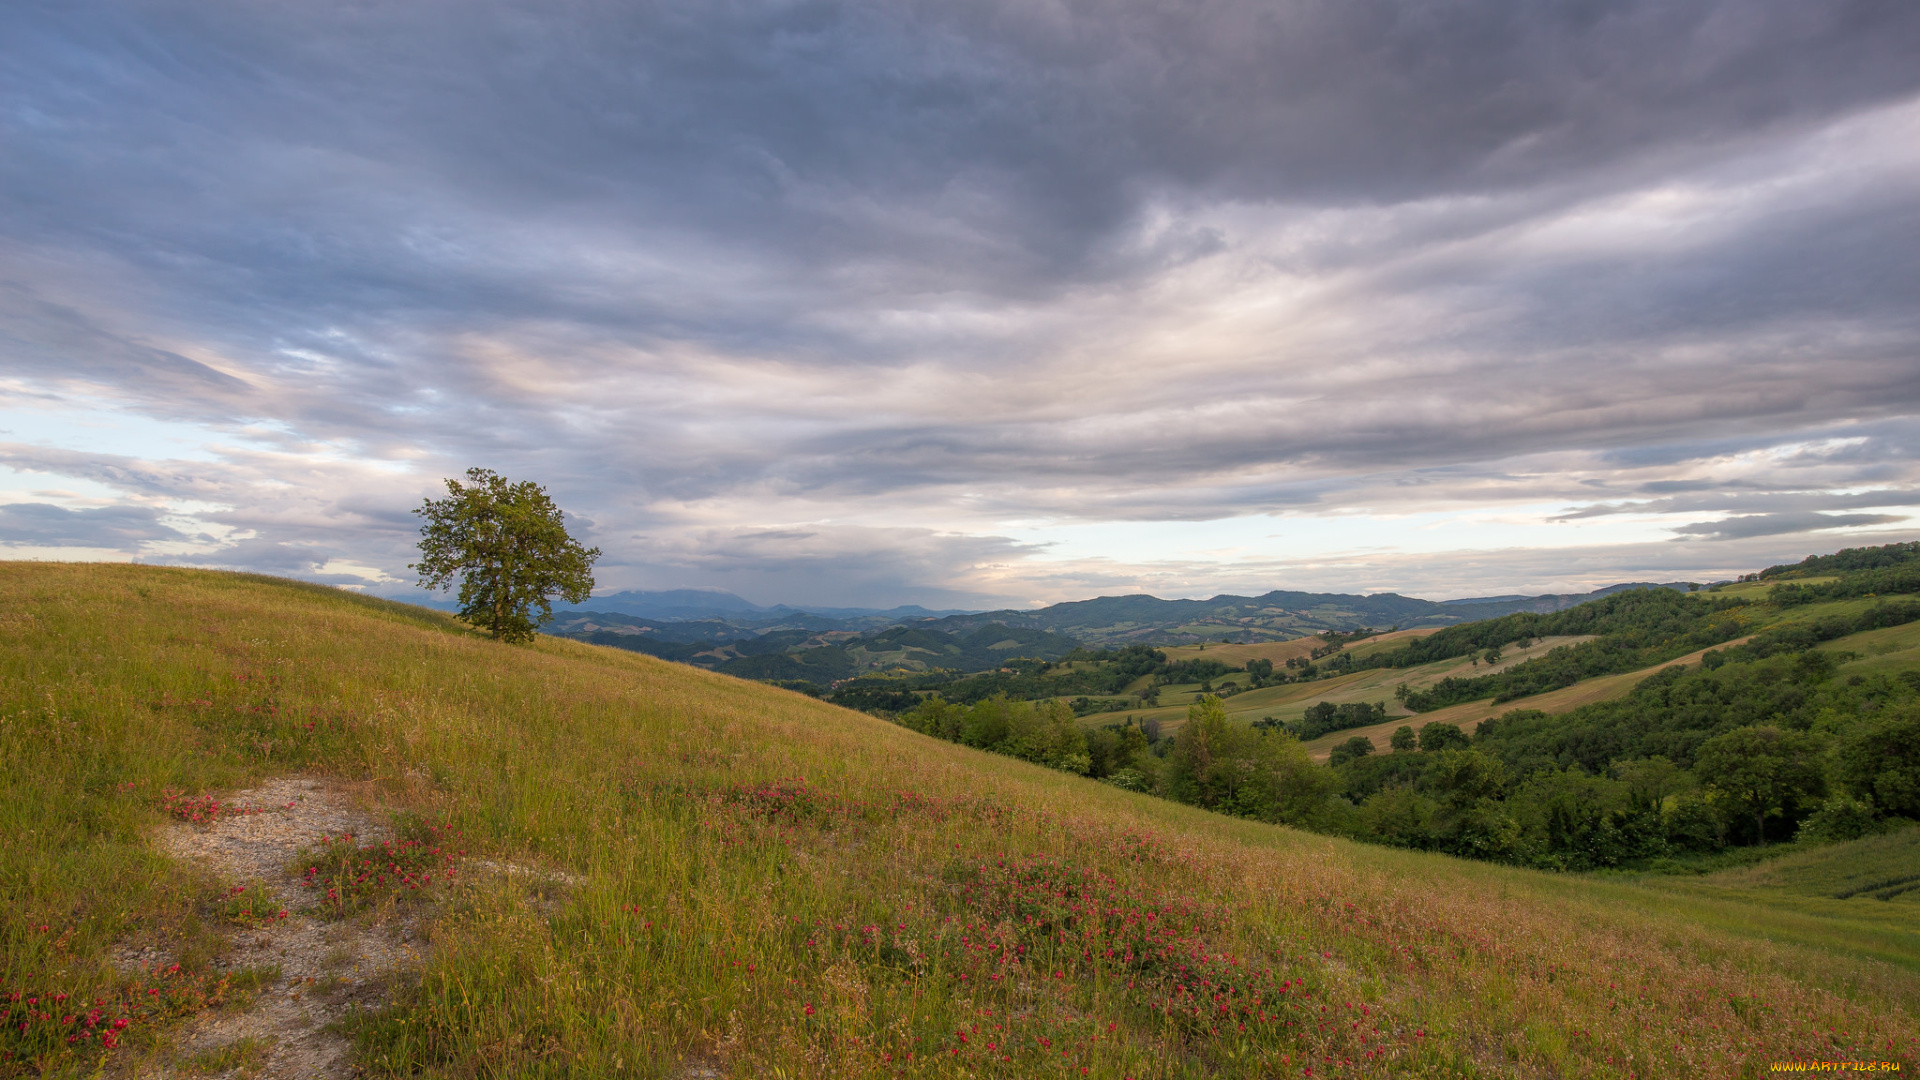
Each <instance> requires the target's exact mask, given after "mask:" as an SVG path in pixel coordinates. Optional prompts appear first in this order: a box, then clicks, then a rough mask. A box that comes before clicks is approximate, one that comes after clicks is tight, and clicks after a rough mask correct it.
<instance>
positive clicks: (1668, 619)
mask: <svg viewBox="0 0 1920 1080" xmlns="http://www.w3.org/2000/svg"><path fill="white" fill-rule="evenodd" d="M1602 605H1606V606H1607V607H1606V610H1603V611H1598V612H1593V613H1589V614H1586V615H1583V617H1582V618H1580V619H1565V620H1562V617H1563V616H1570V615H1574V614H1575V613H1579V612H1581V611H1582V609H1581V608H1571V609H1568V610H1567V611H1561V612H1555V613H1553V614H1552V615H1544V616H1534V618H1538V619H1540V620H1542V621H1543V622H1546V623H1547V626H1546V630H1547V632H1546V633H1543V634H1541V635H1540V636H1543V637H1544V636H1552V635H1560V634H1580V633H1600V634H1601V635H1602V636H1601V637H1598V638H1596V639H1595V640H1592V641H1584V642H1581V643H1580V644H1578V645H1563V646H1561V647H1560V648H1557V649H1554V650H1553V651H1551V652H1549V653H1547V654H1546V655H1545V656H1537V657H1534V658H1533V659H1531V660H1528V661H1526V662H1524V663H1520V664H1515V665H1514V666H1513V667H1510V668H1508V669H1507V670H1505V671H1501V672H1496V673H1493V674H1490V675H1481V676H1477V677H1474V676H1468V677H1464V678H1463V677H1459V676H1448V677H1447V678H1445V679H1442V680H1440V681H1439V682H1437V683H1435V684H1434V685H1433V686H1432V687H1430V688H1428V689H1426V690H1414V689H1411V688H1409V687H1407V686H1406V685H1405V684H1402V685H1401V687H1400V688H1399V689H1398V690H1396V691H1395V694H1394V696H1395V697H1396V698H1398V699H1399V700H1400V702H1401V704H1403V705H1405V706H1406V707H1407V708H1409V709H1412V710H1413V711H1414V712H1431V711H1432V710H1434V709H1442V708H1445V707H1447V706H1449V705H1458V704H1461V703H1463V702H1468V701H1479V700H1482V699H1484V698H1492V699H1493V700H1494V701H1495V702H1507V701H1513V700H1514V699H1516V698H1523V697H1530V696H1532V695H1534V694H1543V693H1546V692H1547V691H1549V690H1558V689H1561V688H1562V687H1567V686H1572V685H1573V684H1574V683H1577V682H1579V681H1581V680H1582V679H1591V678H1594V677H1596V676H1599V675H1617V674H1620V673H1622V672H1627V671H1636V670H1639V669H1640V668H1644V667H1648V666H1650V665H1653V664H1658V663H1661V662H1663V661H1667V660H1672V659H1675V658H1676V657H1681V656H1685V655H1686V654H1687V653H1690V652H1695V651H1698V650H1700V649H1703V648H1706V647H1708V646H1712V645H1718V644H1720V643H1722V642H1725V641H1729V640H1731V639H1733V638H1736V637H1739V636H1741V635H1742V634H1744V633H1746V629H1747V626H1746V623H1745V621H1743V619H1742V618H1741V615H1742V611H1741V609H1742V608H1744V607H1746V606H1747V605H1746V603H1745V601H1741V600H1703V599H1689V598H1688V596H1687V594H1685V593H1678V592H1674V591H1673V590H1670V589H1635V590H1632V591H1629V592H1622V593H1615V594H1613V595H1612V596H1609V597H1605V598H1603V599H1601V600H1597V601H1594V602H1593V603H1592V604H1588V605H1585V607H1594V608H1599V607H1601V606H1602ZM1510 618H1518V617H1516V616H1510ZM1492 621H1495V622H1499V621H1502V620H1497V619H1496V620H1492ZM1581 626H1585V627H1587V629H1585V630H1578V629H1574V627H1581ZM1450 629H1453V628H1450ZM1458 629H1466V628H1465V627H1460V628H1458ZM1447 632H1448V631H1445V630H1443V631H1441V633H1447ZM1433 636H1434V637H1439V636H1440V634H1435V635H1433ZM1522 640H1525V639H1524V638H1523V639H1522ZM1394 666H1399V665H1394Z"/></svg>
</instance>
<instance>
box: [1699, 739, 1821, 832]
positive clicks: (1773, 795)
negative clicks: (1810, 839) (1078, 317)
mask: <svg viewBox="0 0 1920 1080" xmlns="http://www.w3.org/2000/svg"><path fill="white" fill-rule="evenodd" d="M1819 749H1820V747H1819V743H1818V741H1817V740H1816V739H1814V738H1813V737H1812V736H1809V735H1804V734H1801V733H1799V732H1794V731H1782V730H1780V729H1779V728H1777V727H1773V726H1771V725H1764V726H1759V727H1738V728H1734V729H1733V730H1732V731H1729V732H1727V733H1726V734H1724V735H1716V736H1714V737H1713V738H1711V739H1708V740H1707V741H1706V742H1704V743H1702V744H1700V751H1699V753H1698V754H1697V755H1696V756H1695V759H1694V765H1693V771H1694V774H1695V775H1696V776H1698V777H1699V778H1700V779H1701V780H1702V781H1703V782H1705V784H1706V785H1707V787H1708V788H1709V789H1710V790H1711V791H1713V792H1714V793H1715V794H1717V795H1719V796H1720V797H1721V798H1722V799H1723V800H1724V804H1725V806H1726V807H1727V810H1728V812H1729V813H1733V814H1741V815H1745V816H1746V817H1748V818H1750V819H1751V820H1752V821H1753V835H1754V842H1755V843H1758V844H1765V843H1766V842H1767V821H1768V819H1770V818H1797V817H1803V816H1805V813H1810V812H1811V811H1812V809H1813V807H1814V806H1815V805H1816V804H1818V803H1819V801H1820V800H1821V799H1822V798H1824V797H1825V795H1826V793H1827V792H1826V780H1825V777H1824V776H1823V774H1822V772H1821V769H1820V764H1819V762H1818V761H1817V760H1816V758H1815V755H1816V754H1817V753H1818V752H1819ZM1801 811H1804V813H1803V812H1801Z"/></svg>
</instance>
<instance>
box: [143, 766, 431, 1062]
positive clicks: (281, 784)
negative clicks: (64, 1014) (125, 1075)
mask: <svg viewBox="0 0 1920 1080" xmlns="http://www.w3.org/2000/svg"><path fill="white" fill-rule="evenodd" d="M195 816H196V817H199V818H201V821H202V822H203V823H196V821H194V820H191V819H188V820H176V821H174V822H172V823H170V825H169V827H168V828H167V830H166V832H165V833H164V834H163V836H162V837H161V838H160V842H161V845H162V847H163V849H164V850H165V851H166V852H167V853H168V854H170V855H173V856H175V857H176V858H179V859H182V860H186V861H189V862H192V863H195V864H197V865H199V866H201V867H204V868H205V869H207V870H208V871H210V872H211V873H212V874H213V875H214V876H215V877H216V878H217V879H219V880H221V881H223V882H226V883H229V884H230V885H232V886H234V887H236V888H237V887H239V886H242V885H251V886H256V888H255V889H253V890H251V891H250V892H248V893H247V894H245V895H247V896H248V897H249V899H250V900H251V899H253V898H257V899H259V900H266V901H269V903H268V905H266V906H268V907H269V908H270V909H271V910H267V911H263V912H258V913H254V912H248V913H247V914H248V915H249V916H250V923H251V924H249V925H244V926H242V927H240V928H239V929H237V930H236V931H235V932H234V935H233V937H232V939H231V942H230V947H229V948H228V949H227V950H226V952H225V953H224V954H223V955H222V956H221V957H220V958H219V961H218V966H219V967H221V968H223V969H225V970H228V971H234V972H260V971H270V972H271V971H277V977H274V978H272V979H271V980H269V981H265V982H264V983H263V984H262V985H261V986H260V988H259V989H258V991H257V994H256V996H255V999H254V1003H253V1004H252V1006H251V1007H249V1008H244V1009H236V1008H223V1009H215V1010H209V1011H207V1012H204V1013H201V1014H200V1015H198V1016H197V1017H195V1018H194V1019H193V1020H192V1021H190V1022H189V1023H188V1024H187V1026H186V1028H185V1030H183V1031H182V1032H181V1033H180V1035H179V1037H178V1039H177V1040H176V1042H175V1046H174V1049H173V1051H172V1053H171V1055H170V1056H169V1057H168V1058H167V1059H164V1060H162V1061H158V1062H156V1063H154V1065H153V1066H152V1067H150V1068H149V1069H148V1070H147V1071H145V1072H143V1073H141V1074H140V1075H141V1077H142V1080H147V1078H158V1077H166V1078H171V1077H185V1076H189V1075H191V1076H195V1077H206V1076H209V1075H211V1076H233V1077H241V1076H245V1077H251V1078H258V1080H313V1078H322V1077H323V1078H333V1077H344V1076H347V1075H349V1073H350V1070H349V1065H348V1052H349V1050H350V1049H351V1044H350V1043H349V1042H348V1041H347V1040H346V1039H345V1038H344V1037H342V1036H341V1035H340V1034H338V1033H337V1032H336V1031H333V1030H330V1029H331V1028H332V1027H333V1026H334V1025H335V1022H336V1021H338V1020H340V1019H341V1018H342V1017H344V1016H346V1015H347V1014H348V1013H349V1012H350V1011H351V1010H353V1009H358V1008H369V1007H377V1006H379V1005H380V1004H383V1003H384V1000H385V993H384V986H385V985H386V983H387V981H388V980H389V979H390V978H391V977H392V976H393V975H394V974H395V973H397V972H400V971H402V970H404V969H406V968H409V967H413V966H417V964H418V962H419V961H420V959H421V954H422V952H423V951H424V941H422V940H421V939H420V937H419V932H418V928H417V927H416V926H415V925H412V924H411V922H410V921H409V920H407V919H406V918H402V917H399V916H394V917H390V918H386V919H384V920H382V919H375V918H370V917H367V916H365V915H362V916H360V917H357V918H355V917H348V918H344V919H337V920H330V919H324V918H320V917H317V912H316V911H315V910H314V909H313V908H314V901H315V899H316V898H315V896H314V892H313V890H312V889H310V888H308V887H306V885H305V883H304V882H303V879H302V876H301V875H300V874H299V873H298V872H295V871H294V869H293V867H294V862H293V861H294V859H295V857H296V856H298V855H299V854H300V853H301V852H303V851H307V850H310V849H313V848H315V847H317V846H318V845H319V844H321V842H322V841H323V838H327V837H334V838H338V837H341V836H352V837H353V838H354V839H355V841H356V842H361V843H369V842H370V843H378V842H380V841H382V840H384V839H387V835H386V833H385V831H384V830H383V829H382V828H381V827H380V825H379V824H378V823H377V822H375V821H373V820H372V819H371V818H369V817H367V816H366V815H365V814H363V813H360V812H359V811H357V810H355V809H354V808H353V807H352V806H351V805H350V804H349V802H348V800H347V799H346V798H345V796H344V795H343V794H342V793H341V792H340V791H339V789H338V788H336V787H333V786H331V785H329V784H328V783H326V782H324V781H320V780H314V779H307V778H298V777H295V778H285V779H280V780H274V781H271V782H268V783H265V784H262V785H260V786H259V787H257V788H254V789H252V790H250V791H239V792H235V793H233V794H232V795H231V796H228V797H227V798H226V799H225V800H223V802H222V803H221V805H220V806H219V807H218V808H217V810H215V811H214V812H212V813H208V814H204V815H195ZM281 912H285V914H284V916H283V915H281ZM253 916H257V917H258V918H257V920H256V919H253V918H252V917H253ZM120 959H121V961H122V963H123V964H125V965H126V966H128V967H130V968H135V967H148V966H156V965H159V964H162V963H165V962H167V960H168V959H169V958H168V957H166V956H164V955H162V954H161V953H160V952H159V951H158V950H156V949H153V948H138V947H130V948H128V949H127V950H125V951H123V953H122V954H121V957H120Z"/></svg>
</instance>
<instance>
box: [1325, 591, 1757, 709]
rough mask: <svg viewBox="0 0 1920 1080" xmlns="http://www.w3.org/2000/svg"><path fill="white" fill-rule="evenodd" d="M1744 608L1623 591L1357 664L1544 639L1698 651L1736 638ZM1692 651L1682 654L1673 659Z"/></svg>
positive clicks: (1392, 663)
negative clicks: (1661, 644) (1670, 644)
mask: <svg viewBox="0 0 1920 1080" xmlns="http://www.w3.org/2000/svg"><path fill="white" fill-rule="evenodd" d="M1746 604H1747V601H1746V600H1743V599H1739V598H1735V597H1719V596H1702V595H1700V594H1697V593H1683V592H1680V591H1679V590H1677V589H1658V588H1654V589H1628V590H1626V591H1624V592H1617V593H1611V594H1609V595H1607V596H1603V597H1601V598H1600V599H1598V600H1591V601H1588V602H1587V603H1584V604H1578V605H1576V606H1574V607H1570V608H1567V609H1566V610H1564V611H1554V612H1544V613H1543V612H1533V611H1525V612H1520V613H1519V614H1515V615H1502V616H1501V617H1499V618H1497V619H1483V620H1481V621H1480V622H1474V623H1462V624H1461V625H1459V626H1449V627H1447V628H1446V629H1444V630H1441V631H1439V632H1438V633H1434V634H1429V635H1427V636H1426V637H1422V638H1415V639H1414V640H1412V641H1409V642H1408V643H1407V644H1405V645H1402V646H1400V647H1399V648H1397V649H1390V650H1388V651H1386V652H1381V653H1375V654H1374V655H1373V656H1370V657H1368V658H1366V659H1365V660H1363V661H1360V662H1359V667H1361V668H1406V667H1418V666H1419V665H1421V664H1431V663H1434V662H1435V661H1439V660H1453V659H1457V658H1459V657H1462V656H1472V655H1474V654H1476V653H1484V652H1486V651H1487V650H1489V649H1500V648H1504V647H1505V646H1507V645H1509V644H1513V643H1531V642H1533V641H1534V640H1535V639H1537V638H1543V637H1579V636H1588V635H1594V636H1611V635H1621V634H1626V635H1632V636H1634V637H1635V638H1637V639H1639V640H1641V641H1642V642H1648V641H1659V640H1662V639H1668V638H1678V637H1681V636H1687V637H1689V638H1695V639H1699V644H1697V645H1694V646H1693V648H1694V649H1699V648H1705V647H1706V646H1709V645H1717V644H1719V643H1720V642H1721V641H1725V640H1727V638H1729V637H1737V636H1738V633H1737V631H1738V629H1739V622H1738V619H1737V618H1736V617H1735V613H1736V611H1737V609H1738V608H1741V607H1744V606H1746ZM1708 628H1712V629H1708ZM1703 631H1705V632H1704V633H1703ZM1716 634H1724V635H1725V636H1715V635H1716ZM1691 651H1693V650H1692V649H1681V650H1680V651H1679V652H1677V653H1674V655H1675V656H1679V655H1683V654H1685V653H1688V652H1691ZM1482 696H1485V695H1482Z"/></svg>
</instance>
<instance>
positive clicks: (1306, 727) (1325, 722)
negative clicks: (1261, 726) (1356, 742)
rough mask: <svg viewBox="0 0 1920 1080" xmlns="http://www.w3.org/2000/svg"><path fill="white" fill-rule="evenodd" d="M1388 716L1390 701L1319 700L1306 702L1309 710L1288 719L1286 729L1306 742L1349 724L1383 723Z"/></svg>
mask: <svg viewBox="0 0 1920 1080" xmlns="http://www.w3.org/2000/svg"><path fill="white" fill-rule="evenodd" d="M1386 718H1387V703H1386V702H1384V701H1376V702H1373V703H1372V704H1368V703H1366V702H1359V701H1356V702H1349V703H1348V704H1345V705H1335V704H1334V703H1332V702H1330V701H1318V702H1315V703H1314V704H1312V705H1309V706H1307V709H1306V712H1305V713H1304V714H1303V715H1302V716H1301V717H1300V719H1298V720H1289V721H1287V722H1286V725H1285V726H1286V729H1287V730H1288V731H1290V732H1292V733H1293V735H1294V737H1295V738H1297V739H1299V740H1301V741H1302V742H1306V741H1308V740H1310V739H1317V738H1319V737H1320V736H1322V735H1325V734H1326V733H1327V732H1329V731H1344V730H1346V729H1347V728H1357V727H1367V726H1369V725H1372V724H1378V723H1382V722H1384V721H1385V720H1386Z"/></svg>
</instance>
